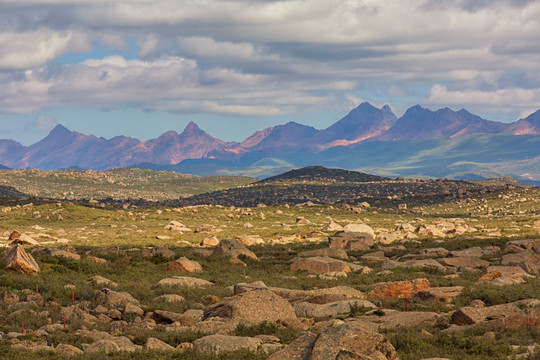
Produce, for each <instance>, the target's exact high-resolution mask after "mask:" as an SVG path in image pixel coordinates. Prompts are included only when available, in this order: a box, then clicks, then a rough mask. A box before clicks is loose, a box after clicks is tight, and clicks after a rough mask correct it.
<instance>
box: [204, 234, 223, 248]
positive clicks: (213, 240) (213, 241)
mask: <svg viewBox="0 0 540 360" xmlns="http://www.w3.org/2000/svg"><path fill="white" fill-rule="evenodd" d="M218 245H219V239H218V238H217V237H215V236H212V237H207V238H205V239H203V241H201V243H200V244H199V246H202V247H214V246H218Z"/></svg>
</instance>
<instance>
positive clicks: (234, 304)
mask: <svg viewBox="0 0 540 360" xmlns="http://www.w3.org/2000/svg"><path fill="white" fill-rule="evenodd" d="M211 317H221V318H231V319H238V320H242V321H245V322H247V323H255V324H258V323H261V322H263V321H269V322H272V323H273V322H277V321H280V320H289V319H296V314H295V312H294V309H293V307H292V306H291V304H290V303H289V302H288V301H287V300H285V299H283V298H282V297H280V296H278V295H276V294H275V293H273V292H272V291H270V290H254V291H249V292H245V293H242V294H238V295H235V296H232V297H229V298H225V299H224V300H222V301H220V302H218V303H215V304H213V305H210V306H208V307H207V308H206V309H205V311H204V316H203V320H206V319H208V318H211Z"/></svg>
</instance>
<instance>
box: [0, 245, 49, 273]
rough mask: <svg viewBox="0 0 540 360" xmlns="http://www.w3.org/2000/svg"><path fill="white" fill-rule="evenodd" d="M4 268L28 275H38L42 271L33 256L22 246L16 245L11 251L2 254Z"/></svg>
mask: <svg viewBox="0 0 540 360" xmlns="http://www.w3.org/2000/svg"><path fill="white" fill-rule="evenodd" d="M1 262H2V265H3V268H5V269H8V270H13V271H17V272H20V273H21V274H26V275H36V274H37V273H38V272H39V271H40V269H39V265H38V263H37V262H36V260H34V258H33V257H32V255H30V254H28V253H27V252H26V251H24V249H23V247H22V246H21V245H15V246H14V247H13V248H12V249H11V250H9V251H7V252H5V253H4V254H2V258H1Z"/></svg>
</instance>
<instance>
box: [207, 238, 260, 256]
mask: <svg viewBox="0 0 540 360" xmlns="http://www.w3.org/2000/svg"><path fill="white" fill-rule="evenodd" d="M213 255H216V256H227V257H230V258H233V259H237V258H238V257H246V258H248V259H252V260H259V259H258V258H257V255H255V253H254V252H253V251H251V250H249V249H248V248H246V247H245V246H244V245H242V244H241V243H240V242H239V241H238V240H231V239H223V240H221V241H220V243H219V245H218V246H217V247H216V249H215V250H214V252H213Z"/></svg>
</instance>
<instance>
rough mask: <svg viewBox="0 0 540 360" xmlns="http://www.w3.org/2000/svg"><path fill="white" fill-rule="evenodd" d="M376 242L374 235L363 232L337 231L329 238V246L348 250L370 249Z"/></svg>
mask: <svg viewBox="0 0 540 360" xmlns="http://www.w3.org/2000/svg"><path fill="white" fill-rule="evenodd" d="M374 244H375V241H374V240H373V235H371V234H369V233H362V232H345V231H342V232H337V233H336V234H335V235H334V236H331V237H330V238H329V239H328V247H331V248H337V249H343V250H347V251H349V250H350V251H355V250H369V249H370V248H371V247H372V246H373V245H374Z"/></svg>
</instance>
